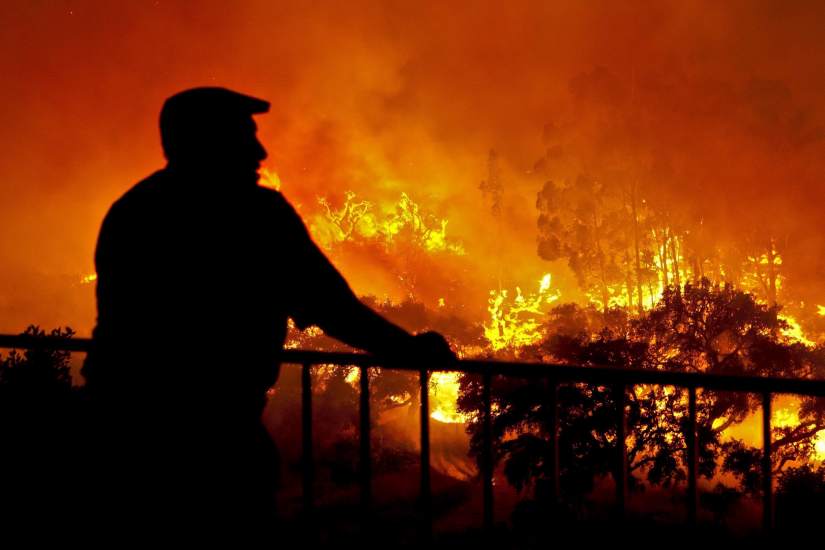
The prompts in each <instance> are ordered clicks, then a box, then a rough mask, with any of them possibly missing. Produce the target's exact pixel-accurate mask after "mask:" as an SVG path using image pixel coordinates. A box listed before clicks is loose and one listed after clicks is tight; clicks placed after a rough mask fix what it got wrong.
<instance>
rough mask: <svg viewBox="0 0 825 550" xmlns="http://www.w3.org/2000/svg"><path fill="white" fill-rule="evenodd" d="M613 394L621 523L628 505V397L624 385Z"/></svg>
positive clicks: (618, 508)
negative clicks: (626, 413)
mask: <svg viewBox="0 0 825 550" xmlns="http://www.w3.org/2000/svg"><path fill="white" fill-rule="evenodd" d="M613 393H614V395H615V401H616V474H615V478H614V479H615V481H616V517H617V519H618V520H619V521H621V520H623V519H624V517H625V512H626V510H625V508H626V505H627V448H626V441H627V417H626V415H625V407H626V405H627V396H626V395H625V386H624V384H616V385H615V386H613Z"/></svg>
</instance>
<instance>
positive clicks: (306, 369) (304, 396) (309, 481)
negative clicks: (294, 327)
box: [301, 363, 315, 517]
mask: <svg viewBox="0 0 825 550" xmlns="http://www.w3.org/2000/svg"><path fill="white" fill-rule="evenodd" d="M311 369H312V365H310V364H309V363H305V364H304V365H303V366H302V367H301V434H302V445H303V447H302V451H303V454H302V457H301V462H302V475H303V479H302V481H303V502H304V513H305V514H306V516H307V517H310V516H311V514H312V511H313V508H314V505H315V499H314V494H313V486H314V481H315V464H314V461H313V458H312V376H311V375H312V372H311Z"/></svg>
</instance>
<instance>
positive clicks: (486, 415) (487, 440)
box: [481, 372, 494, 533]
mask: <svg viewBox="0 0 825 550" xmlns="http://www.w3.org/2000/svg"><path fill="white" fill-rule="evenodd" d="M491 385H492V377H491V376H490V373H489V372H485V373H484V376H483V380H482V386H481V403H482V408H483V413H482V414H483V416H482V419H481V421H482V422H483V425H482V446H483V448H482V451H481V476H482V486H483V502H484V517H483V525H484V530H485V531H487V532H488V533H489V532H491V531H492V530H493V522H494V517H493V418H492V397H491V388H490V386H491Z"/></svg>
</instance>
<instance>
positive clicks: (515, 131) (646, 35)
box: [0, 1, 825, 334]
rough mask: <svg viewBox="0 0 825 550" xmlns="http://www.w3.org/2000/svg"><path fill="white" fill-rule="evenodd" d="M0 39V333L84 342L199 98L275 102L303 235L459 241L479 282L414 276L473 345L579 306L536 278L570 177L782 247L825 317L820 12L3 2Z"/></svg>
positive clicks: (273, 119)
mask: <svg viewBox="0 0 825 550" xmlns="http://www.w3.org/2000/svg"><path fill="white" fill-rule="evenodd" d="M236 4H240V5H236ZM428 4H429V5H428ZM0 24H2V28H3V32H2V33H0V48H1V49H2V52H3V54H2V56H0V71H2V73H1V74H2V75H3V85H2V87H0V117H2V121H3V126H4V127H3V132H2V134H0V140H2V148H3V154H2V155H0V182H2V183H0V201H1V202H2V204H3V206H4V209H3V227H4V231H3V232H2V236H0V261H2V264H3V269H2V271H0V319H2V320H0V330H2V331H3V332H16V331H19V330H22V328H23V327H24V326H25V325H26V324H28V323H30V322H36V323H40V324H41V325H43V326H46V327H49V326H55V325H65V324H69V325H72V326H73V327H76V328H78V329H79V331H80V333H81V334H87V333H88V331H89V330H90V329H91V326H92V323H93V316H94V302H93V285H82V284H80V283H79V281H80V279H81V277H82V276H84V275H86V274H89V273H91V272H92V271H93V264H92V254H93V250H94V242H95V238H96V234H97V230H98V228H99V224H100V221H101V219H102V217H103V215H104V214H105V212H106V209H107V208H108V206H109V204H111V202H112V201H113V200H114V199H116V198H117V197H118V196H119V195H120V194H122V193H123V192H124V191H125V190H126V189H127V188H128V187H129V186H131V185H132V184H134V183H135V182H136V181H137V180H139V179H141V178H142V177H144V176H146V175H148V174H149V173H150V172H151V171H153V170H155V169H157V168H160V167H161V166H162V165H163V158H162V155H161V151H160V145H159V139H158V131H157V113H158V111H159V108H160V105H161V104H162V102H163V100H164V99H165V98H166V97H168V96H169V95H171V94H172V93H174V92H176V91H178V90H180V89H182V88H186V87H191V86H196V85H221V86H226V87H230V88H234V89H238V90H240V91H243V92H245V93H250V94H254V95H258V96H260V97H264V98H267V99H269V100H270V101H271V102H272V104H273V108H272V111H271V113H270V114H267V115H264V116H261V117H259V120H258V124H259V128H260V135H261V140H262V142H263V143H264V144H265V145H266V146H267V148H268V150H269V152H270V156H269V159H268V160H267V162H266V164H267V167H268V168H269V169H271V170H273V171H274V172H276V173H277V174H278V176H279V178H280V180H281V182H282V190H283V192H284V193H285V195H286V196H287V197H288V198H289V199H290V200H291V201H293V203H295V204H296V205H297V206H298V207H299V210H300V212H301V213H302V214H303V215H304V216H305V217H306V218H307V220H308V223H309V222H310V221H311V219H312V217H313V216H315V215H318V214H319V212H320V207H319V205H318V200H317V198H318V197H319V196H322V197H328V198H329V200H330V201H331V202H336V201H337V203H340V202H341V201H343V193H344V192H345V191H347V190H351V191H353V192H355V193H356V194H357V196H358V197H359V198H362V199H366V200H370V201H371V202H373V203H375V204H384V203H392V202H394V201H397V200H398V197H399V195H400V193H401V192H406V193H408V194H409V195H410V196H411V197H412V198H413V199H414V200H415V201H416V202H417V203H419V204H420V205H421V206H422V208H426V209H428V210H429V211H430V212H432V213H433V215H434V216H437V217H438V218H441V219H446V220H449V222H448V226H447V231H448V235H449V236H450V237H451V238H454V239H456V240H457V241H460V242H461V243H462V244H463V246H464V248H465V249H466V252H467V255H466V261H465V262H464V264H462V267H461V268H460V269H456V270H452V271H450V270H449V269H447V267H448V266H450V265H452V264H449V263H443V264H439V263H438V260H435V261H436V265H437V266H439V265H440V266H442V267H443V269H441V270H428V272H427V273H421V274H419V277H418V282H417V285H418V287H417V288H418V289H419V292H418V296H417V297H418V298H420V299H422V300H424V301H426V302H428V303H433V302H434V301H435V300H437V299H438V298H439V297H442V296H443V294H444V293H445V292H446V290H445V289H446V288H447V287H449V288H451V289H453V290H452V291H451V293H450V295H449V296H448V299H449V300H450V301H452V302H455V303H460V304H466V307H467V312H468V313H467V314H468V316H471V317H475V318H476V319H478V316H479V315H482V314H483V312H484V308H485V306H486V300H487V295H488V290H489V289H491V288H494V287H495V286H497V285H499V284H502V285H504V286H514V285H516V284H520V285H527V286H529V285H530V284H533V283H534V282H535V281H537V280H538V278H539V277H540V276H541V274H542V273H543V272H546V271H550V272H553V274H554V277H555V278H554V285H556V286H558V287H559V288H561V290H562V298H563V299H580V298H581V293H580V290H579V289H577V288H576V280H575V278H574V277H573V276H572V274H571V273H569V272H568V271H567V269H566V267H565V263H564V262H563V261H556V262H551V263H548V262H546V261H544V260H542V259H541V258H539V256H538V255H537V253H536V233H537V229H536V218H537V212H536V206H535V202H536V193H537V192H538V191H539V189H541V187H542V184H543V182H544V180H545V179H547V178H548V177H549V178H559V179H563V178H565V177H568V176H569V177H572V175H573V174H574V173H576V172H581V171H592V172H601V173H614V174H617V176H616V177H620V178H624V179H628V180H634V181H638V182H640V184H641V185H642V186H643V187H644V188H645V189H647V190H648V193H649V194H650V195H651V196H652V197H655V199H656V200H657V201H661V202H664V203H667V204H672V205H673V209H674V211H678V213H679V215H680V216H682V217H683V218H684V219H685V220H686V222H685V223H688V224H700V223H701V224H702V225H703V227H706V228H708V231H709V233H710V234H712V235H713V238H714V239H716V240H718V241H719V242H724V243H736V242H739V241H740V240H743V239H746V238H748V235H749V234H751V233H753V232H754V231H756V230H758V229H764V230H765V231H768V232H769V233H770V234H772V235H775V236H778V237H781V238H782V239H783V243H784V247H783V250H782V253H783V259H784V262H783V267H782V269H783V272H784V273H785V275H786V276H787V280H788V283H787V284H788V287H789V288H792V289H793V292H792V296H793V298H794V299H797V300H800V301H803V300H804V301H807V302H810V303H816V301H817V300H819V301H820V303H822V302H825V289H823V288H822V287H823V284H822V283H823V275H825V260H823V259H822V258H823V255H822V253H821V251H822V250H823V248H825V247H823V242H822V240H823V234H825V231H823V230H825V221H823V216H822V211H823V206H822V204H823V202H822V201H823V194H824V193H823V190H822V182H823V176H824V175H825V173H824V172H825V170H824V169H825V155H823V152H825V151H823V137H825V126H823V124H824V123H823V116H825V113H823V109H825V96H824V95H823V94H824V93H825V70H823V69H825V67H823V64H825V42H823V40H822V36H821V35H822V29H823V28H825V4H822V3H821V2H794V3H787V2H780V1H776V2H755V1H747V2H745V1H743V2H725V3H719V2H710V1H708V2H683V1H673V2H615V3H605V2H552V3H550V2H507V3H501V2H473V3H469V4H468V5H466V6H464V7H457V6H456V5H454V3H445V2H438V3H436V2H433V3H422V2H406V3H401V2H384V3H378V2H375V3H361V2H346V3H335V2H330V3H312V4H311V5H309V4H308V3H300V2H296V3H287V2H277V3H273V2H264V1H252V2H244V3H226V2H215V1H207V2H198V3H191V2H165V1H147V2H118V3H112V2H92V1H89V2H68V1H66V2H22V1H15V2H5V3H4V4H3V6H2V7H0ZM491 149H494V150H495V151H496V152H497V155H498V163H499V168H500V173H501V181H502V185H503V189H504V191H503V198H502V209H501V214H500V215H498V216H493V214H491V209H490V206H489V204H488V203H487V202H485V197H484V196H483V195H482V193H481V191H480V190H479V184H480V182H481V181H482V180H485V179H487V178H488V165H487V162H488V154H489V151H490V150H491ZM559 152H560V153H559ZM557 153H558V154H561V155H563V158H564V159H566V160H564V162H560V163H559V164H558V166H556V167H553V166H550V167H549V168H548V163H547V162H546V161H547V159H552V158H555V157H554V155H557ZM551 164H552V163H551ZM494 218H495V219H494ZM333 257H334V259H335V261H336V263H338V264H339V265H340V266H341V269H342V271H343V272H344V274H345V275H346V276H347V277H348V278H349V279H350V280H351V282H352V284H353V287H354V288H355V290H356V291H357V292H358V293H360V294H375V295H378V296H388V297H390V298H392V299H395V300H398V299H402V298H404V297H405V292H406V290H405V287H403V285H401V284H399V283H398V281H397V278H396V277H395V273H396V272H397V271H398V265H399V262H401V260H398V259H397V258H393V257H388V256H387V255H386V254H383V255H382V254H371V253H370V249H365V250H361V251H360V252H359V253H351V254H337V255H335V254H334V255H333ZM404 261H408V260H404ZM414 265H419V264H414ZM427 265H429V264H427ZM441 271H443V272H441ZM159 276H162V273H159Z"/></svg>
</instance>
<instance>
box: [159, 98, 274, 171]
mask: <svg viewBox="0 0 825 550" xmlns="http://www.w3.org/2000/svg"><path fill="white" fill-rule="evenodd" d="M267 111H269V102H268V101H266V100H263V99H259V98H257V97H252V96H249V95H246V94H242V93H240V92H236V91H233V90H229V89H227V88H219V87H200V88H190V89H188V90H184V91H182V92H178V93H177V94H175V95H173V96H171V97H169V98H168V99H167V100H166V101H165V102H164V103H163V108H162V109H161V111H160V135H161V141H162V142H163V149H164V151H166V153H167V156H168V155H169V153H170V151H174V150H176V149H179V148H180V146H181V145H185V142H186V141H190V140H198V139H202V138H205V137H206V135H205V134H209V132H210V129H215V128H218V129H219V128H220V126H221V125H222V124H225V123H226V122H229V121H231V120H237V119H239V118H246V117H250V116H252V115H255V114H260V113H266V112H267Z"/></svg>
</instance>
